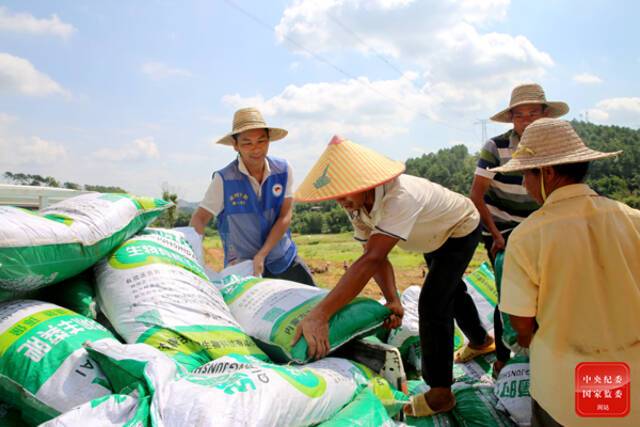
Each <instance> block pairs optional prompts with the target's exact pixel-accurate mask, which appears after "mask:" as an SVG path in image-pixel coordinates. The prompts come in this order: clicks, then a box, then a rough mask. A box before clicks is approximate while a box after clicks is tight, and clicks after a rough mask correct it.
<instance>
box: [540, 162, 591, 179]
mask: <svg viewBox="0 0 640 427" xmlns="http://www.w3.org/2000/svg"><path fill="white" fill-rule="evenodd" d="M589 164H590V163H589V162H579V163H565V164H562V165H553V166H551V167H552V168H553V170H555V171H556V173H557V174H558V175H560V176H562V177H565V178H569V179H570V180H571V181H573V182H574V183H576V184H579V183H581V182H583V181H584V179H585V177H586V176H587V172H589ZM530 171H531V172H532V173H533V174H535V175H540V169H530Z"/></svg>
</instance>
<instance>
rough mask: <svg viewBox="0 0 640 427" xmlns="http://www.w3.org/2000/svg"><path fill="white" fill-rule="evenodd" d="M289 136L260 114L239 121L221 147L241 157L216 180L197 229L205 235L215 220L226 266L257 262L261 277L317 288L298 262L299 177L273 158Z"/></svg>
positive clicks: (242, 113)
mask: <svg viewBox="0 0 640 427" xmlns="http://www.w3.org/2000/svg"><path fill="white" fill-rule="evenodd" d="M286 135H287V131H286V130H284V129H280V128H273V127H269V126H267V124H266V123H265V121H264V119H263V118H262V115H261V114H260V112H259V111H258V110H257V109H255V108H243V109H240V110H238V111H236V113H235V114H234V116H233V130H232V131H231V132H230V133H229V134H227V135H225V136H224V137H223V138H221V139H220V140H219V141H218V142H217V143H218V144H223V145H231V146H233V148H234V149H235V150H236V152H237V153H238V157H237V158H236V159H235V160H234V161H233V162H231V163H229V164H228V165H227V166H226V167H224V168H223V169H221V170H219V171H216V172H215V173H214V174H213V177H212V178H213V179H212V181H211V184H210V185H209V188H208V189H207V192H206V193H205V195H204V198H203V200H202V202H201V203H200V206H198V209H196V211H195V212H194V214H193V216H192V218H191V226H193V227H194V228H195V229H196V231H197V232H198V233H200V234H204V228H205V227H206V225H207V224H208V223H209V221H210V220H211V219H212V218H213V217H214V216H215V217H216V220H217V225H218V232H219V233H220V237H221V238H222V245H223V247H224V265H225V266H227V265H230V264H235V263H237V262H240V261H244V260H253V270H254V274H255V275H256V276H258V275H262V276H263V277H272V278H279V279H286V280H291V281H294V282H299V283H305V284H308V285H312V286H315V285H314V282H313V277H312V276H311V273H310V271H309V269H308V268H307V266H306V265H305V263H304V262H303V261H302V259H301V258H300V257H299V256H298V250H297V248H296V245H295V243H293V240H292V239H291V232H290V231H289V224H290V223H291V216H292V213H293V193H292V187H293V182H292V181H293V174H292V171H291V166H290V165H289V163H288V162H287V161H286V160H283V159H278V158H275V157H269V156H267V152H268V151H269V143H270V142H271V141H277V140H279V139H282V138H284V137H285V136H286Z"/></svg>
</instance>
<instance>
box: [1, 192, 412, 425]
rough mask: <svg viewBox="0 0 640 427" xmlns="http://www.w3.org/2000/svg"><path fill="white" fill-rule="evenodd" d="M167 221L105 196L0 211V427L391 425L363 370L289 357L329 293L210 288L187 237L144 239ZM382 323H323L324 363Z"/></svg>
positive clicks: (388, 400)
mask: <svg viewBox="0 0 640 427" xmlns="http://www.w3.org/2000/svg"><path fill="white" fill-rule="evenodd" d="M167 207H169V204H167V203H166V202H164V201H162V200H154V199H141V198H134V197H130V196H125V195H112V194H86V195H82V196H78V197H75V198H72V199H68V200H66V201H63V202H61V203H58V204H56V205H53V206H51V207H50V208H48V209H44V210H42V211H40V212H37V213H32V212H29V211H25V210H21V209H18V208H12V207H0V289H1V293H0V295H1V300H0V301H1V302H0V400H1V401H2V402H0V423H1V424H2V425H38V424H40V423H44V425H53V426H76V425H81V426H83V427H84V426H86V425H87V422H89V423H90V425H101V426H120V425H122V426H124V425H132V426H147V425H157V426H186V425H189V426H208V425H223V426H224V425H228V426H235V425H256V426H258V425H260V426H264V425H274V426H276V425H277V426H303V425H334V426H338V425H393V424H394V421H393V420H392V417H393V416H395V415H396V414H398V413H399V412H400V411H401V408H402V406H403V405H404V404H406V402H407V401H408V397H407V396H405V395H404V394H402V393H400V392H398V391H397V390H394V389H393V388H392V387H391V386H390V385H389V383H388V382H386V380H384V379H383V378H382V377H380V376H379V375H377V374H376V373H375V372H373V371H371V370H370V369H369V368H367V367H366V366H364V365H361V364H359V363H356V362H354V361H351V360H348V359H343V358H335V357H328V358H325V359H322V360H320V361H316V362H311V361H310V360H309V359H308V357H307V355H306V352H307V347H306V342H305V341H304V339H302V340H300V341H299V342H298V343H297V344H296V345H295V346H292V345H291V339H292V337H293V334H294V332H295V328H296V326H297V324H298V323H299V322H300V320H301V319H302V317H304V315H305V314H306V313H308V312H309V311H310V310H311V309H312V308H313V307H314V306H315V305H316V304H317V303H318V302H319V301H320V300H321V299H322V298H323V297H324V296H325V295H326V293H327V291H325V290H322V289H318V288H312V287H308V286H305V285H301V284H298V283H293V282H288V281H282V280H270V279H261V278H255V277H248V276H246V275H240V276H239V275H237V274H236V275H229V274H226V273H222V274H220V275H217V277H215V279H216V280H215V281H211V280H210V279H209V277H208V276H207V273H206V269H205V267H204V265H203V261H202V253H201V243H202V242H201V241H200V240H199V236H197V235H196V234H195V233H193V230H166V229H153V228H147V226H148V225H149V224H150V223H151V221H152V220H153V219H154V218H155V217H157V216H158V215H160V214H161V213H162V211H164V210H165V209H166V208H167ZM189 240H191V242H192V243H191V244H190V243H189ZM236 273H237V272H236ZM94 291H95V293H94ZM388 315H389V311H388V309H386V308H385V307H384V306H383V305H381V304H380V303H378V302H376V301H374V300H371V299H367V298H359V299H357V300H356V301H354V302H352V303H351V304H349V305H348V306H346V307H345V308H343V309H342V310H341V311H340V312H339V313H337V314H336V316H334V318H333V320H332V324H331V327H330V341H331V347H332V349H336V348H338V347H340V346H341V345H342V344H344V343H346V342H347V341H349V340H351V339H353V338H355V337H358V336H363V335H366V334H373V333H375V332H376V331H378V330H379V328H380V326H381V325H382V323H383V322H384V319H385V318H386V317H387V316H388ZM278 363H286V364H284V365H282V364H278ZM292 363H295V365H293V364H292Z"/></svg>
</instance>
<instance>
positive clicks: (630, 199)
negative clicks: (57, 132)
mask: <svg viewBox="0 0 640 427" xmlns="http://www.w3.org/2000/svg"><path fill="white" fill-rule="evenodd" d="M571 124H572V126H573V127H574V129H575V130H576V131H577V132H578V134H579V135H580V137H581V138H582V139H583V140H584V141H585V143H586V144H587V145H588V146H589V147H591V148H593V149H595V150H600V151H616V150H623V154H622V155H621V156H620V157H618V158H614V159H605V160H598V161H596V162H593V163H592V164H591V167H590V170H589V174H588V176H587V183H588V184H589V185H590V186H591V187H592V188H593V189H594V190H595V191H597V192H598V193H599V194H602V195H605V196H607V197H611V198H613V199H616V200H620V201H622V202H624V203H626V204H628V205H629V206H631V207H634V208H636V209H640V168H638V165H639V164H640V130H634V129H629V128H625V127H621V126H602V125H595V124H592V123H587V122H582V121H576V120H574V121H572V122H571ZM477 158H478V153H475V154H473V155H472V154H470V153H469V151H468V149H467V147H466V146H464V145H456V146H453V147H450V148H443V149H441V150H438V151H437V152H435V153H429V154H423V155H422V156H420V157H415V158H410V159H407V161H406V163H405V164H406V173H407V174H409V175H415V176H420V177H424V178H427V179H429V180H430V181H432V182H436V183H438V184H441V185H443V186H444V187H446V188H449V189H451V190H453V191H456V192H458V193H460V194H464V195H467V194H469V189H470V188H471V182H472V180H473V174H474V170H475V167H476V166H475V165H476V162H477ZM4 178H5V179H7V180H9V181H11V182H13V183H15V184H23V185H45V186H50V187H63V188H72V189H75V190H82V189H84V190H87V191H99V192H115V193H126V191H125V190H124V189H122V188H120V187H110V186H101V185H79V184H75V183H72V182H64V183H62V184H61V183H60V182H59V181H57V180H56V179H55V178H53V177H50V176H47V177H43V176H40V175H32V174H23V173H12V172H5V174H4ZM163 199H165V200H168V201H173V202H174V203H176V202H177V200H178V196H177V194H175V193H173V192H171V191H169V190H166V189H164V190H163ZM192 213H193V209H192V208H181V207H180V206H178V207H177V208H174V209H172V210H170V211H169V212H165V214H164V215H163V217H161V218H160V219H159V222H156V224H157V225H160V226H171V225H174V226H184V225H188V224H189V220H190V218H191V214H192ZM291 230H292V231H293V232H294V233H300V234H333V233H343V232H347V231H350V230H351V225H350V222H349V219H348V217H347V215H346V213H345V212H344V210H343V209H342V208H341V207H340V206H339V205H338V204H337V203H336V202H334V201H327V202H321V203H296V204H295V206H294V214H293V219H292V222H291ZM214 233H215V221H212V222H211V224H210V225H209V227H208V229H207V234H214Z"/></svg>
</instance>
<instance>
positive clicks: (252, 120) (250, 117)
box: [216, 107, 289, 145]
mask: <svg viewBox="0 0 640 427" xmlns="http://www.w3.org/2000/svg"><path fill="white" fill-rule="evenodd" d="M251 129H269V141H277V140H279V139H282V138H284V137H285V136H287V133H289V132H287V131H286V130H284V129H280V128H273V127H270V126H267V123H265V121H264V119H263V118H262V114H260V111H258V110H257V109H256V108H252V107H249V108H241V109H239V110H238V111H236V112H235V114H234V115H233V128H232V130H231V132H229V133H228V134H226V135H225V136H223V137H222V138H220V139H219V140H218V141H217V142H216V144H223V145H233V142H234V139H233V135H237V134H239V133H240V132H244V131H246V130H251Z"/></svg>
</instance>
